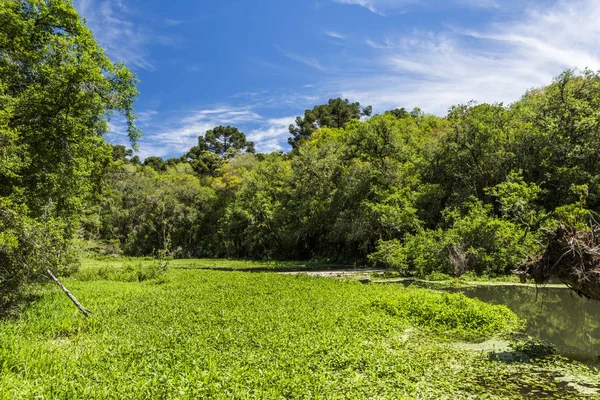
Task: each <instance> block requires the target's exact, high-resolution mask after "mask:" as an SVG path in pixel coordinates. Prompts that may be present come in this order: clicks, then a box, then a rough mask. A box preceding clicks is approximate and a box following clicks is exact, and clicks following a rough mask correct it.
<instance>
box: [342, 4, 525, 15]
mask: <svg viewBox="0 0 600 400" xmlns="http://www.w3.org/2000/svg"><path fill="white" fill-rule="evenodd" d="M332 1H334V2H336V3H341V4H351V5H357V6H361V7H364V8H366V9H368V10H369V11H371V12H372V13H375V14H378V15H382V16H385V15H386V14H387V13H388V12H389V11H391V10H399V9H400V10H401V9H404V8H408V7H409V6H412V7H419V8H421V9H423V8H439V7H440V6H442V7H456V6H458V7H469V8H489V9H493V8H502V7H506V6H508V5H511V6H512V5H514V3H516V2H520V3H523V2H526V1H529V0H502V1H499V0H332Z"/></svg>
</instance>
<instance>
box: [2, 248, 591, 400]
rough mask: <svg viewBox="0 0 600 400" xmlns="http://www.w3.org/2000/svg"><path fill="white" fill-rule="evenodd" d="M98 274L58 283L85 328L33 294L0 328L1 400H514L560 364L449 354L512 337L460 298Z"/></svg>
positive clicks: (243, 276) (212, 276)
mask: <svg viewBox="0 0 600 400" xmlns="http://www.w3.org/2000/svg"><path fill="white" fill-rule="evenodd" d="M145 262H151V261H150V260H147V261H145ZM90 268H94V267H93V266H89V265H84V267H83V268H82V271H85V270H86V269H90ZM95 268H98V266H96V267H95ZM100 278H101V277H99V278H98V280H88V281H78V280H77V279H76V278H75V277H73V278H69V279H65V283H66V284H67V285H68V286H69V288H70V289H71V290H72V291H73V292H74V293H75V294H76V295H77V297H78V299H79V300H80V301H81V302H82V303H83V304H84V305H85V306H86V307H88V308H90V309H91V310H92V311H93V315H92V317H91V318H87V319H86V318H85V317H83V316H82V315H80V314H79V312H78V310H77V309H75V308H74V307H73V306H72V304H70V302H69V300H68V299H67V298H66V297H65V296H64V295H63V294H62V293H60V291H58V290H57V288H55V287H54V286H45V287H40V288H38V289H36V290H37V292H38V294H42V295H43V296H42V297H41V298H39V299H38V300H36V301H34V302H33V303H31V304H30V305H29V307H28V308H27V309H26V310H25V312H24V313H23V315H22V316H21V317H19V318H18V319H14V320H7V321H3V322H2V323H0V398H5V399H22V398H35V397H44V398H115V399H116V398H119V399H122V398H132V399H147V398H182V399H185V398H189V399H197V398H382V399H384V398H389V399H397V398H414V397H420V398H453V399H456V398H458V399H460V398H473V397H474V396H475V397H477V398H485V397H486V396H487V397H489V398H519V396H520V395H521V391H520V389H519V388H518V387H517V386H518V385H517V384H520V383H523V382H525V383H526V382H529V381H532V382H533V381H535V382H537V385H538V386H543V387H548V388H551V386H552V385H558V383H557V381H556V379H555V378H554V377H555V376H558V374H557V373H556V372H553V373H552V374H550V375H547V376H545V377H544V376H543V374H544V373H545V372H544V371H547V368H545V367H543V363H551V365H552V366H553V368H555V369H557V368H558V369H560V368H565V366H566V365H571V364H568V363H566V362H565V361H561V360H560V359H556V361H553V360H554V358H551V359H550V361H548V360H549V359H547V358H542V359H540V360H537V361H536V362H535V363H527V362H518V363H514V364H507V363H504V362H501V361H497V360H493V359H491V358H490V357H488V356H487V355H486V354H484V353H481V352H474V351H469V350H466V349H464V348H460V347H457V346H456V345H455V340H456V339H458V338H463V339H464V338H466V339H469V338H475V337H477V338H479V337H481V336H487V335H495V334H499V335H503V334H507V333H509V332H511V331H513V330H515V329H517V328H518V327H519V321H518V320H517V318H516V317H515V316H514V315H513V314H512V313H511V312H510V311H508V310H507V309H505V308H504V307H501V306H491V305H487V304H484V303H482V302H479V301H477V300H471V299H467V298H465V297H463V296H462V295H444V294H440V293H435V292H432V291H430V290H427V289H419V288H402V287H399V286H392V285H361V284H360V283H358V282H353V281H350V280H334V279H328V278H321V277H309V276H305V275H281V274H276V273H246V272H236V271H229V272H226V271H209V270H198V269H183V268H178V267H177V266H176V265H175V266H174V267H173V268H171V269H170V270H169V271H168V272H167V274H166V276H165V279H163V280H161V282H157V281H156V280H148V281H144V282H118V281H114V280H103V279H100ZM159 283H160V284H159ZM460 308H463V309H464V310H459V309H460ZM551 357H553V356H551ZM515 370H518V371H519V372H518V373H516V372H514V371H515ZM511 371H513V372H511ZM553 371H554V370H553ZM569 372H570V373H571V374H573V375H577V376H579V375H581V374H584V373H588V372H585V367H580V366H578V365H577V364H575V365H574V366H573V367H572V368H570V369H569ZM507 374H513V375H512V378H511V381H510V382H512V383H510V384H505V382H504V381H502V379H504V378H503V377H505V375H507ZM525 383H523V384H525ZM536 387H537V386H536ZM560 388H561V389H560V390H561V391H560V393H561V397H562V398H569V397H571V398H578V397H577V396H579V392H577V391H576V390H575V389H573V388H571V387H570V386H567V384H560ZM548 390H550V389H548Z"/></svg>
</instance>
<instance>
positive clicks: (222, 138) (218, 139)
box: [198, 125, 254, 158]
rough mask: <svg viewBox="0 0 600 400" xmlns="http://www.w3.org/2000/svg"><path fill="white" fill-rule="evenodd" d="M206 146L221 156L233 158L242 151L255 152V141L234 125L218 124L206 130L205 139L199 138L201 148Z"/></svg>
mask: <svg viewBox="0 0 600 400" xmlns="http://www.w3.org/2000/svg"><path fill="white" fill-rule="evenodd" d="M202 141H203V142H204V145H205V146H206V147H205V148H206V149H207V150H208V151H210V152H211V153H214V154H216V155H218V156H219V157H221V158H232V157H235V156H236V155H237V154H239V153H241V152H244V151H246V152H248V153H254V142H249V141H247V140H246V135H244V133H243V132H240V130H239V129H238V128H235V127H233V126H229V125H228V126H222V125H220V126H217V127H215V128H214V129H211V130H210V131H207V132H206V135H205V136H204V138H203V139H201V138H198V143H199V149H200V150H203V149H204V146H203V145H202V143H201V142H202Z"/></svg>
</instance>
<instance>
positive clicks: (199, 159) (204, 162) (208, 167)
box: [181, 136, 223, 176]
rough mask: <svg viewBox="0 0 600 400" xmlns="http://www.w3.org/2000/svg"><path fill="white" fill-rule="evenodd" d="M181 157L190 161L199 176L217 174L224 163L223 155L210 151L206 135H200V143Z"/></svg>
mask: <svg viewBox="0 0 600 400" xmlns="http://www.w3.org/2000/svg"><path fill="white" fill-rule="evenodd" d="M181 159H182V161H185V162H187V163H189V164H190V166H191V167H192V169H193V170H194V171H195V172H196V174H197V175H198V176H207V175H208V176H215V175H216V173H217V170H218V169H219V168H220V167H221V165H222V163H223V159H221V157H219V156H218V155H216V154H215V153H211V152H210V151H209V149H208V145H207V144H206V140H205V139H204V136H199V137H198V145H197V146H193V147H192V148H191V149H190V151H188V152H187V153H186V154H184V155H183V156H182V157H181Z"/></svg>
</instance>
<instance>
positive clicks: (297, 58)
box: [275, 46, 325, 71]
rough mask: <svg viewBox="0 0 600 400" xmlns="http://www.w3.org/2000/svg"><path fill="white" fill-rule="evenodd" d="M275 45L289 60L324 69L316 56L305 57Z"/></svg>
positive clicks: (320, 69)
mask: <svg viewBox="0 0 600 400" xmlns="http://www.w3.org/2000/svg"><path fill="white" fill-rule="evenodd" d="M275 47H276V48H277V50H279V51H280V52H281V54H283V55H284V56H285V57H287V58H289V59H290V60H293V61H297V62H299V63H302V64H305V65H308V66H309V67H312V68H315V69H318V70H319V71H325V67H323V66H322V65H321V63H320V62H319V60H317V59H316V58H313V57H306V56H303V55H300V54H295V53H292V52H289V51H286V50H283V49H282V48H281V47H279V46H275Z"/></svg>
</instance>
